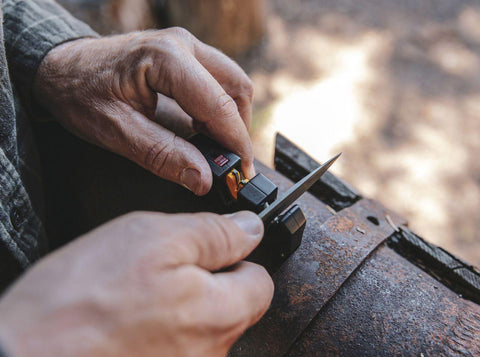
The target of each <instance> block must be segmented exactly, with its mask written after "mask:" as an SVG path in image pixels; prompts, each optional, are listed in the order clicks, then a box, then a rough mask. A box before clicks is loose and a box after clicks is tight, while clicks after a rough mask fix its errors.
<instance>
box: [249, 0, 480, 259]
mask: <svg viewBox="0 0 480 357" xmlns="http://www.w3.org/2000/svg"><path fill="white" fill-rule="evenodd" d="M240 62H241V64H242V65H243V66H244V68H246V69H247V71H248V73H249V74H250V76H251V77H252V79H253V81H254V83H255V89H256V103H255V111H254V122H253V128H252V137H253V141H254V145H255V152H256V155H257V157H259V158H260V159H261V160H262V161H264V162H266V163H268V164H270V165H271V164H272V155H273V151H272V149H273V140H274V139H273V138H274V133H275V132H276V131H280V132H282V133H283V134H284V135H286V136H287V137H289V138H290V139H291V140H292V141H294V142H296V143H297V144H298V145H299V146H301V147H302V148H304V149H305V150H306V151H307V152H308V153H310V154H311V155H312V156H314V157H315V158H316V159H318V160H319V161H324V160H326V159H328V158H329V157H330V156H332V155H333V154H335V153H337V152H339V151H342V152H343V155H342V157H341V160H339V161H338V164H335V166H334V168H333V171H334V172H335V173H336V174H338V175H339V176H341V177H342V178H344V179H346V180H347V181H348V182H350V183H351V184H352V185H353V186H354V187H356V188H358V189H359V190H360V192H362V193H363V194H364V195H365V196H367V197H372V198H375V199H378V200H380V201H381V202H383V203H384V204H385V205H386V206H388V207H390V208H392V209H394V210H396V211H397V212H399V213H400V214H402V215H403V216H404V217H406V218H408V220H409V222H410V226H411V227H412V228H413V230H414V231H415V232H417V233H418V234H420V235H422V236H423V237H425V238H426V239H427V240H429V241H430V242H433V243H435V244H437V245H439V246H441V247H443V248H445V249H447V250H449V251H451V252H452V253H454V254H456V255H458V256H459V257H461V258H463V259H465V260H467V261H468V262H471V263H472V264H475V265H477V266H480V234H479V233H478V232H479V230H480V160H479V157H480V3H479V2H477V1H473V0H465V1H459V0H435V1H433V0H422V1H411V0H401V1H391V0H366V1H351V0H322V1H320V0H273V1H270V6H269V8H268V16H267V36H266V38H265V40H264V42H263V44H262V45H261V46H259V48H257V49H255V50H254V51H252V53H250V54H249V55H248V56H246V57H245V58H243V59H241V61H240Z"/></svg>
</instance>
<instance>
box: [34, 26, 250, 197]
mask: <svg viewBox="0 0 480 357" xmlns="http://www.w3.org/2000/svg"><path fill="white" fill-rule="evenodd" d="M34 94H35V97H36V98H37V100H38V101H39V102H40V103H42V104H43V105H44V106H45V107H46V108H47V109H48V110H49V111H50V112H51V113H53V114H54V116H55V117H56V118H57V119H58V120H59V121H60V123H62V125H64V126H65V127H66V128H68V129H69V130H70V131H72V132H73V133H75V134H76V135H78V136H80V137H81V138H83V139H85V140H87V141H89V142H91V143H94V144H96V145H99V146H101V147H104V148H106V149H109V150H111V151H113V152H115V153H117V154H120V155H123V156H125V157H127V158H129V159H130V160H132V161H135V162H136V163H137V164H139V165H141V166H143V167H145V168H146V169H148V170H150V171H152V172H153V173H155V174H156V175H158V176H160V177H162V178H165V179H168V180H171V181H174V182H177V183H180V184H182V185H184V186H186V187H187V188H189V189H190V190H191V191H193V192H194V193H196V194H198V195H203V194H206V193H207V192H208V191H209V189H210V187H211V184H212V177H211V171H210V168H209V166H208V164H207V162H206V160H205V159H204V157H203V156H202V154H201V153H200V152H199V151H198V150H197V149H196V148H195V147H194V146H192V145H191V144H190V143H188V142H187V141H185V140H184V139H182V138H181V137H179V136H177V135H176V134H181V133H186V132H191V131H192V130H194V129H195V130H197V131H203V132H205V133H207V134H209V135H210V136H212V137H213V138H214V139H215V140H216V141H218V142H219V143H220V144H222V145H223V146H225V147H227V148H229V149H230V150H232V151H233V152H236V153H237V154H238V155H239V156H240V157H241V158H242V165H243V166H242V169H243V171H244V173H245V174H246V175H247V176H248V177H252V176H253V175H254V173H255V171H254V168H253V149H252V144H251V141H250V138H249V136H248V127H249V125H250V119H251V105H252V98H253V87H252V83H251V81H250V79H249V78H248V77H247V75H246V74H245V73H244V72H243V70H242V69H241V68H240V67H239V66H238V65H237V64H235V63H234V62H233V61H232V60H230V59H229V58H228V57H227V56H225V55H223V54H222V53H221V52H219V51H218V50H215V49H214V48H212V47H210V46H207V45H206V44H204V43H202V42H200V41H198V40H197V39H196V38H195V37H194V36H193V35H191V34H190V33H189V32H188V31H186V30H183V29H181V28H171V29H166V30H160V31H147V32H137V33H130V34H126V35H119V36H113V37H105V38H100V39H81V40H76V41H72V42H68V43H65V44H63V45H60V46H58V47H56V48H54V49H53V50H52V51H50V52H49V53H48V54H47V56H46V57H45V59H44V60H43V61H42V64H41V65H40V68H39V70H38V73H37V76H36V80H35V85H34ZM157 102H158V107H159V110H158V112H157V116H156V115H155V112H156V108H157ZM156 118H157V122H155V120H156ZM192 118H193V119H192ZM163 119H165V123H162V120H163ZM162 124H165V125H162ZM167 128H170V129H172V128H173V129H174V130H176V131H177V133H174V132H172V131H170V130H168V129H167Z"/></svg>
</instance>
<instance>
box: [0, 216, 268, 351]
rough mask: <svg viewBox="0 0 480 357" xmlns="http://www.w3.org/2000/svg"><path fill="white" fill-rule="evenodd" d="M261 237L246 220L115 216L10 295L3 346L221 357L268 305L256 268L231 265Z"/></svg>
mask: <svg viewBox="0 0 480 357" xmlns="http://www.w3.org/2000/svg"><path fill="white" fill-rule="evenodd" d="M262 235H263V225H262V222H261V221H260V219H259V218H258V217H257V216H256V215H254V214H253V213H250V212H239V213H236V214H234V215H231V216H218V215H214V214H208V213H199V214H181V215H166V214H158V213H134V214H129V215H126V216H123V217H121V218H118V219H116V220H114V221H112V222H110V223H108V224H106V225H104V226H101V227H100V228H97V229H96V230H94V231H92V232H90V233H88V234H86V235H85V236H83V237H81V238H80V239H77V240H76V241H74V242H73V243H71V244H70V245H68V246H66V247H65V248H62V249H61V250H59V251H57V252H55V253H53V254H51V255H49V256H47V257H46V258H45V259H43V260H41V261H40V262H39V263H38V264H37V265H35V266H34V267H33V268H32V269H31V270H30V271H29V272H27V273H26V275H25V276H24V277H23V278H21V279H20V280H19V281H18V282H17V283H16V284H15V285H14V286H13V287H12V288H11V289H10V290H9V291H8V292H7V293H6V295H5V296H4V297H3V298H2V300H1V301H0V316H1V319H0V341H1V342H2V345H3V347H4V348H5V349H6V350H7V351H10V352H12V355H13V356H107V357H108V356H159V355H162V356H178V355H182V356H183V355H195V356H221V355H225V354H226V353H227V351H228V349H229V348H230V346H231V345H232V344H233V343H234V341H235V340H236V339H237V338H238V337H239V336H240V335H241V333H242V332H243V331H244V330H245V329H246V328H248V327H249V326H250V325H252V324H254V323H255V322H256V321H257V320H258V319H259V318H260V317H261V316H262V315H263V313H264V312H265V310H266V309H267V307H268V305H269V303H270V300H271V298H272V294H273V284H272V281H271V279H270V277H269V276H268V274H267V273H266V271H265V270H264V269H263V268H262V267H260V266H258V265H256V264H253V263H248V262H240V263H238V264H236V265H233V264H235V263H237V262H238V261H240V260H241V259H243V258H245V257H246V256H247V255H248V254H249V253H250V252H251V251H252V250H253V249H254V247H255V246H256V245H257V244H258V243H259V241H260V239H261V238H262ZM232 265H233V266H232ZM228 267H231V268H228ZM225 268H228V269H227V270H221V269H225Z"/></svg>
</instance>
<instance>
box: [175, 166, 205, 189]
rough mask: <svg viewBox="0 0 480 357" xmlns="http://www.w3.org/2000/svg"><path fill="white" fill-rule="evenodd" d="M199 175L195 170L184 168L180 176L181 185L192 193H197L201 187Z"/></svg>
mask: <svg viewBox="0 0 480 357" xmlns="http://www.w3.org/2000/svg"><path fill="white" fill-rule="evenodd" d="M200 180H201V175H200V172H198V171H197V170H195V169H190V168H186V169H184V170H183V171H182V173H181V174H180V182H181V184H182V185H183V186H184V187H186V188H188V189H189V190H190V191H192V192H193V193H197V192H198V190H199V188H200V185H201V181H200Z"/></svg>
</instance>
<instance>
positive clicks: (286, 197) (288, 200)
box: [258, 153, 342, 225]
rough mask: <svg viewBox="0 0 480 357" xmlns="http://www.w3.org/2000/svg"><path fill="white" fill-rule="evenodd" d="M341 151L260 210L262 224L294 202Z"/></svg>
mask: <svg viewBox="0 0 480 357" xmlns="http://www.w3.org/2000/svg"><path fill="white" fill-rule="evenodd" d="M341 154H342V153H339V154H337V155H335V156H334V157H332V158H331V159H330V160H328V161H327V162H325V163H324V164H323V165H321V166H319V167H318V168H316V169H315V170H313V171H312V172H310V173H309V174H308V175H307V176H305V177H304V178H303V179H301V180H300V181H298V182H297V183H296V184H295V185H293V186H292V187H290V189H289V190H287V192H285V193H284V194H283V196H282V197H281V198H279V199H277V200H275V201H274V202H273V203H272V204H271V205H269V206H268V207H266V208H265V209H264V210H263V211H261V212H260V213H259V214H258V216H259V217H260V218H261V219H262V221H263V224H264V225H266V224H268V223H270V221H271V220H272V219H273V218H274V217H275V216H277V215H278V214H280V213H282V211H284V210H285V209H286V208H287V207H288V206H290V205H291V204H292V203H293V202H295V201H296V200H297V199H298V198H299V197H300V196H301V195H303V194H304V193H305V192H306V191H308V189H309V188H310V187H312V185H313V184H314V183H315V182H317V180H318V179H319V178H320V177H321V176H322V175H323V174H324V173H325V172H327V170H328V169H329V168H330V166H332V164H333V163H334V162H335V160H337V159H338V157H339V156H340V155H341Z"/></svg>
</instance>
